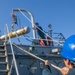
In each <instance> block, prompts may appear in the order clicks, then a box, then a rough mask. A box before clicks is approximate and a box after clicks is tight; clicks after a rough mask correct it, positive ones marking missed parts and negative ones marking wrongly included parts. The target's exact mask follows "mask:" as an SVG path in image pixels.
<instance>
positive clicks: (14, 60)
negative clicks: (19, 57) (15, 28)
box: [6, 24, 19, 75]
mask: <svg viewBox="0 0 75 75" xmlns="http://www.w3.org/2000/svg"><path fill="white" fill-rule="evenodd" d="M6 29H7V33H8V34H9V30H8V25H7V24H6ZM8 36H9V35H8ZM9 42H10V46H11V51H12V56H13V62H14V65H15V69H16V74H17V75H19V72H18V68H17V63H16V59H15V54H14V50H13V46H12V42H11V38H10V36H9Z"/></svg>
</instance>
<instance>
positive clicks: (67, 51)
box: [60, 35, 75, 67]
mask: <svg viewBox="0 0 75 75" xmlns="http://www.w3.org/2000/svg"><path fill="white" fill-rule="evenodd" d="M60 54H61V55H62V57H63V58H64V63H65V65H66V66H67V67H71V66H73V64H74V63H75V35H72V36H70V37H69V38H68V39H66V41H65V43H64V45H63V48H62V51H61V53H60Z"/></svg>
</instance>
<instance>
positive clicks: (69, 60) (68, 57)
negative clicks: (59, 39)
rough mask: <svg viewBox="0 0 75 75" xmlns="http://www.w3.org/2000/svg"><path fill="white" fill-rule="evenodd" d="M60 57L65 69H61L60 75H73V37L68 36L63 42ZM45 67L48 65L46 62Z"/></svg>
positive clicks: (74, 43)
mask: <svg viewBox="0 0 75 75" xmlns="http://www.w3.org/2000/svg"><path fill="white" fill-rule="evenodd" d="M60 55H61V56H62V57H63V61H64V64H65V67H63V68H61V71H60V72H61V73H62V75H75V35H72V36H70V37H69V38H68V39H67V40H66V41H65V43H64V45H63V48H62V51H61V52H60ZM45 65H49V61H48V60H46V61H45ZM46 75H50V74H46Z"/></svg>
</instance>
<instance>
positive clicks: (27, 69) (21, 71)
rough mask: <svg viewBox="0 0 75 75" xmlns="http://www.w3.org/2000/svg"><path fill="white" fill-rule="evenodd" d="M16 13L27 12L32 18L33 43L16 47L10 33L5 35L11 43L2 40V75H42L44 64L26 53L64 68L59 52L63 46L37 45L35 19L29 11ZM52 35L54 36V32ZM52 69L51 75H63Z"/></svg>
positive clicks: (0, 44) (18, 10)
mask: <svg viewBox="0 0 75 75" xmlns="http://www.w3.org/2000/svg"><path fill="white" fill-rule="evenodd" d="M14 12H21V13H22V12H27V13H28V14H29V15H30V16H31V21H30V22H31V24H32V30H33V41H32V45H20V44H15V45H16V46H17V47H16V46H15V45H14V43H12V42H11V36H10V35H9V32H8V36H7V35H4V37H3V38H5V39H6V38H7V37H8V38H7V39H9V40H10V42H9V43H7V42H6V41H3V40H4V39H1V40H0V59H1V60H0V66H1V67H0V75H42V72H43V71H44V69H45V65H44V62H43V61H41V60H39V59H37V58H34V57H33V56H31V55H29V54H27V53H26V52H25V51H27V52H29V53H31V54H34V55H35V56H37V57H39V58H42V59H44V60H49V61H50V63H52V64H54V65H56V66H58V67H60V68H61V67H63V66H64V63H63V60H62V57H61V56H60V54H59V52H60V51H61V49H62V47H61V46H55V45H54V46H51V45H50V46H41V45H40V44H36V43H39V39H38V40H37V39H36V30H35V25H34V18H33V15H32V14H31V12H29V11H28V10H24V9H19V8H18V9H13V13H14ZM22 14H23V13H22ZM23 15H24V14H23ZM13 26H14V25H13ZM12 28H13V27H12ZM7 30H8V28H7ZM28 32H29V31H28ZM15 34H16V31H15ZM22 34H23V33H22ZM24 34H25V33H24ZM50 34H51V35H52V30H51V33H50ZM20 35H21V34H20ZM17 36H18V35H17V34H16V35H15V37H17ZM1 37H2V36H1ZM49 37H50V36H49ZM50 38H52V37H50ZM52 40H53V39H52ZM52 40H50V41H52ZM53 41H54V40H53ZM18 47H20V48H22V49H23V50H21V49H20V48H18ZM24 50H25V51H24ZM2 56H3V57H2ZM2 60H4V61H2ZM15 63H16V64H15ZM4 67H5V69H4ZM16 67H17V68H16ZM50 68H51V75H61V73H60V71H59V70H57V69H56V68H54V67H53V66H50Z"/></svg>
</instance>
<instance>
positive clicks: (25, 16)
mask: <svg viewBox="0 0 75 75" xmlns="http://www.w3.org/2000/svg"><path fill="white" fill-rule="evenodd" d="M18 10H19V11H20V12H21V14H22V15H23V16H24V17H25V18H26V19H27V20H28V21H29V22H31V20H30V19H29V18H28V17H27V16H26V15H25V14H24V13H23V12H22V11H21V10H20V9H19V8H18Z"/></svg>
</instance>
